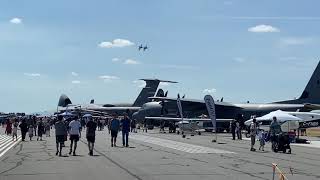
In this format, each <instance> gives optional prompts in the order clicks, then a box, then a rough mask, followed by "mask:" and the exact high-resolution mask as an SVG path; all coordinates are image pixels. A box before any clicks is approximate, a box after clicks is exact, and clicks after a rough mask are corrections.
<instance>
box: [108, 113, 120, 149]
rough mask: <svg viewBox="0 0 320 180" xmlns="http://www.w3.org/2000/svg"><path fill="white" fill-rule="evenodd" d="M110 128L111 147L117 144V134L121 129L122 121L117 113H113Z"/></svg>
mask: <svg viewBox="0 0 320 180" xmlns="http://www.w3.org/2000/svg"><path fill="white" fill-rule="evenodd" d="M110 129H111V147H113V146H115V147H116V146H117V144H116V143H117V136H118V131H119V129H120V121H119V120H118V119H117V115H115V114H114V115H113V118H112V120H111V123H110Z"/></svg>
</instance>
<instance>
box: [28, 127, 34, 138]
mask: <svg viewBox="0 0 320 180" xmlns="http://www.w3.org/2000/svg"><path fill="white" fill-rule="evenodd" d="M33 131H34V128H33V126H32V125H30V127H29V131H28V133H29V138H30V141H32V137H33Z"/></svg>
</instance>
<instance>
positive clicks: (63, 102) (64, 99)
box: [58, 94, 72, 107]
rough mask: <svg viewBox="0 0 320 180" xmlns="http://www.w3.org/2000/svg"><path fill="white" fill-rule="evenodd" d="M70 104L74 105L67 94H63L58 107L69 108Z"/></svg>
mask: <svg viewBox="0 0 320 180" xmlns="http://www.w3.org/2000/svg"><path fill="white" fill-rule="evenodd" d="M69 104H72V102H71V100H70V98H69V97H68V96H67V95H65V94H61V96H60V98H59V102H58V106H60V107H67V106H68V105H69Z"/></svg>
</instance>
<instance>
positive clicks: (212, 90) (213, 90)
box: [202, 88, 217, 94]
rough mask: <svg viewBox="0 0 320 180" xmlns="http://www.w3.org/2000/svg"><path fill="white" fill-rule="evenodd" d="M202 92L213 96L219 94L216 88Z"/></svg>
mask: <svg viewBox="0 0 320 180" xmlns="http://www.w3.org/2000/svg"><path fill="white" fill-rule="evenodd" d="M202 92H203V93H205V94H213V93H215V92H217V90H216V89H214V88H212V89H204V90H203V91H202Z"/></svg>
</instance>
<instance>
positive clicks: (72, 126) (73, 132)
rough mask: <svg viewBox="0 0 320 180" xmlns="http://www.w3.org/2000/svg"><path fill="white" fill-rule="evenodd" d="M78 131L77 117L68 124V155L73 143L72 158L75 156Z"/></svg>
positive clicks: (79, 125)
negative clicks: (69, 142)
mask: <svg viewBox="0 0 320 180" xmlns="http://www.w3.org/2000/svg"><path fill="white" fill-rule="evenodd" d="M80 131H81V123H80V122H79V120H78V117H75V118H74V119H73V120H72V121H71V122H70V123H69V135H70V141H71V144H70V151H69V154H70V155H71V153H72V145H73V142H74V148H73V156H76V149H77V142H78V141H79V138H80Z"/></svg>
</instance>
